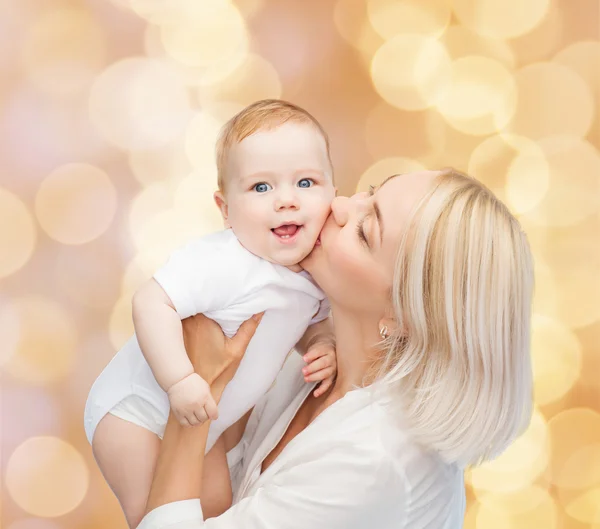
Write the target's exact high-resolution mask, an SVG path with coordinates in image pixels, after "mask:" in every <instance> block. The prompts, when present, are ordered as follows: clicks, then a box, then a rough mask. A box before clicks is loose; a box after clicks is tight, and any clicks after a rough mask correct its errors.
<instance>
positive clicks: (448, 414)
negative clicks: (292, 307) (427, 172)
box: [375, 169, 533, 466]
mask: <svg viewBox="0 0 600 529" xmlns="http://www.w3.org/2000/svg"><path fill="white" fill-rule="evenodd" d="M532 290H533V263H532V256H531V253H530V248H529V244H528V242H527V238H526V236H525V234H524V233H523V231H522V229H521V227H520V225H519V223H518V221H517V220H516V219H515V217H514V216H513V215H512V214H511V213H510V212H509V211H508V209H507V208H506V206H505V205H504V204H503V203H502V202H501V201H500V200H498V199H497V198H496V197H495V196H494V195H493V193H492V192H491V191H489V190H488V189H487V188H486V187H485V186H483V185H482V184H481V183H479V182H477V181H476V180H474V179H472V178H470V177H468V176H466V175H463V174H460V173H458V172H457V171H454V170H452V169H450V170H445V171H443V172H442V174H441V175H440V176H439V177H438V178H437V179H436V182H435V184H434V186H433V188H432V190H431V191H430V192H429V193H428V194H427V195H426V196H425V197H424V198H423V199H422V200H421V201H420V203H419V204H418V206H417V208H416V210H415V212H414V216H413V217H412V221H411V225H410V228H409V229H408V230H407V232H406V235H405V237H404V239H403V241H402V243H401V245H400V248H399V252H398V257H397V262H396V267H395V277H394V282H393V294H392V300H393V305H394V309H395V315H396V319H397V323H398V330H397V331H396V333H395V334H393V335H392V336H390V337H389V338H388V340H386V342H385V343H384V344H383V345H384V346H387V347H386V349H385V351H384V354H383V355H382V358H381V362H380V363H379V370H378V371H377V373H376V379H377V383H376V384H375V385H376V386H378V387H380V388H384V389H386V390H390V392H391V393H389V394H390V396H392V398H391V401H390V402H392V403H400V404H401V407H402V413H404V414H405V415H406V414H407V415H408V419H409V422H410V423H411V426H412V432H413V433H414V435H415V437H416V439H417V440H419V441H421V442H422V443H423V444H424V445H426V446H430V447H432V448H434V449H436V450H437V451H438V452H439V453H440V454H441V455H442V457H443V458H444V459H446V460H447V461H450V462H457V463H459V464H461V465H463V466H467V465H473V464H477V463H480V462H482V461H484V460H487V459H490V458H493V457H495V456H497V455H499V454H500V453H501V452H502V451H503V450H504V449H505V448H506V447H507V446H508V445H509V444H510V443H511V442H512V441H513V440H514V439H515V437H517V436H518V435H519V434H520V433H521V432H522V431H523V430H524V429H525V428H526V426H527V425H528V424H529V421H530V417H531V412H532V404H533V396H532V393H533V390H532V385H533V382H532V372H531V360H530V319H531V301H532Z"/></svg>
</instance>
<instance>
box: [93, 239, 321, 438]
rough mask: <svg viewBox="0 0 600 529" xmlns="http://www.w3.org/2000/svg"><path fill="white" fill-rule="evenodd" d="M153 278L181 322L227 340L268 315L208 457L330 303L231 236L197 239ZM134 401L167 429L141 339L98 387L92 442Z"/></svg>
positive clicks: (302, 278)
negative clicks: (119, 408) (212, 328)
mask: <svg viewBox="0 0 600 529" xmlns="http://www.w3.org/2000/svg"><path fill="white" fill-rule="evenodd" d="M154 278H155V279H156V281H157V282H158V283H159V284H160V285H161V287H162V288H163V289H164V290H165V292H166V293H167V295H168V296H169V298H170V299H171V301H172V302H173V306H174V307H175V309H176V311H177V313H178V314H179V316H180V317H181V319H184V318H187V317H188V316H192V315H195V314H199V313H202V314H205V315H206V316H208V317H209V318H211V319H213V320H215V321H216V322H217V323H219V325H220V326H221V328H222V329H223V332H224V333H225V334H227V335H228V336H233V335H234V334H235V333H236V331H237V330H238V328H239V326H240V325H241V324H242V323H243V322H244V321H245V320H247V319H248V318H250V317H251V316H252V315H253V314H257V313H259V312H262V311H266V312H265V315H264V317H263V319H262V321H261V323H260V325H259V327H258V329H257V331H256V333H255V334H254V336H253V337H252V340H251V341H250V344H249V346H248V349H247V350H246V354H245V355H244V358H243V359H242V362H241V363H240V366H239V368H238V370H237V372H236V374H235V376H234V378H233V379H232V381H231V382H230V383H229V384H228V385H227V387H226V388H225V391H224V392H223V395H222V397H221V401H220V403H219V418H218V420H216V421H214V422H213V423H212V424H211V427H210V431H209V438H208V443H207V450H209V449H210V448H211V447H212V445H213V444H214V442H215V441H216V440H217V439H218V437H219V436H220V435H221V433H222V432H223V431H224V430H226V429H227V428H228V427H229V426H230V425H231V424H233V423H235V422H236V421H237V420H238V419H239V418H240V417H242V416H243V415H244V414H245V413H246V412H247V411H248V410H249V409H250V408H252V406H254V405H255V404H256V402H257V401H258V400H259V399H260V397H262V396H263V395H264V394H265V393H266V392H267V391H268V389H269V387H270V386H271V384H272V383H273V381H274V380H275V377H276V376H277V373H278V372H279V370H280V369H281V366H282V365H283V363H284V361H285V358H286V356H287V354H288V353H289V352H290V350H291V349H292V348H293V347H294V345H295V344H296V343H297V342H298V340H300V338H302V335H303V334H304V332H305V331H306V328H307V327H308V326H309V325H310V324H312V323H316V322H318V321H321V320H323V319H325V318H326V317H327V315H328V312H329V308H328V304H327V303H326V301H325V300H324V298H325V295H324V294H323V291H322V290H321V289H319V288H318V287H317V285H316V284H315V283H314V281H313V280H312V278H311V277H310V275H309V274H308V273H307V272H300V273H296V272H292V271H291V270H289V269H288V268H285V267H284V266H280V265H276V264H273V263H270V262H269V261H266V260H264V259H261V258H260V257H257V256H256V255H254V254H252V253H251V252H249V251H248V250H246V249H245V248H244V247H243V246H242V245H241V244H240V242H239V241H238V239H237V238H236V236H235V235H234V234H233V231H231V230H225V231H221V232H217V233H213V234H210V235H208V236H205V237H202V238H200V239H197V240H194V241H193V242H191V243H189V244H188V245H187V246H185V247H184V248H182V249H180V250H178V251H176V252H175V253H173V255H172V256H171V257H170V258H169V260H168V262H167V263H166V264H165V265H164V266H163V267H162V268H161V269H160V270H159V271H158V272H157V273H156V274H155V276H154ZM322 301H323V302H322ZM166 354H168V352H166ZM131 395H134V396H137V397H140V398H141V399H143V400H144V401H146V402H148V403H150V404H151V408H154V410H155V412H156V414H158V415H159V419H162V420H159V426H160V427H162V428H163V430H164V425H165V424H166V421H167V417H168V414H169V400H168V397H167V395H166V393H165V392H164V391H163V390H162V389H161V387H160V386H159V385H158V383H157V382H156V379H155V378H154V375H153V374H152V371H151V369H150V366H149V365H148V363H147V362H146V360H145V358H144V356H143V354H142V352H141V350H140V347H139V344H138V341H137V338H136V337H135V335H134V336H133V337H132V338H131V339H130V340H129V341H128V342H127V343H126V344H125V346H124V347H123V348H122V349H121V350H120V351H119V352H118V353H117V354H116V355H115V357H114V358H113V359H112V360H111V362H110V363H109V364H108V366H107V367H106V368H105V369H104V371H103V372H102V373H101V374H100V376H99V377H98V379H97V380H96V381H95V382H94V385H93V386H92V389H91V391H90V394H89V396H88V400H87V403H86V409H85V418H84V424H85V430H86V435H87V437H88V440H89V441H90V443H91V441H92V438H93V435H94V431H95V429H96V426H97V425H98V423H99V422H100V420H101V419H102V417H104V415H106V413H108V412H109V411H110V410H111V409H113V407H114V406H115V405H117V404H118V403H119V402H121V401H122V400H123V399H125V398H126V397H129V396H131ZM142 412H143V413H146V410H142ZM148 413H149V412H148ZM154 419H156V417H154ZM155 422H156V421H155Z"/></svg>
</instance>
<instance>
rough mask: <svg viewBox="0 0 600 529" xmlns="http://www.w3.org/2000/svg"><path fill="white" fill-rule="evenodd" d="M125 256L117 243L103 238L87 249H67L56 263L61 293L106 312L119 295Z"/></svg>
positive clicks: (86, 247)
mask: <svg viewBox="0 0 600 529" xmlns="http://www.w3.org/2000/svg"><path fill="white" fill-rule="evenodd" d="M122 260H123V257H122V255H121V250H120V248H119V245H118V244H115V241H113V240H105V239H100V240H98V241H96V242H95V243H93V244H88V245H86V246H85V247H84V248H82V247H80V246H75V247H73V246H63V247H62V248H61V249H59V251H58V252H57V255H56V257H55V260H54V262H53V263H52V268H53V278H54V280H55V281H56V286H57V287H58V288H59V289H60V291H61V292H62V293H64V294H66V295H67V296H68V297H69V299H71V300H73V301H75V302H76V303H78V304H79V305H81V306H84V307H90V308H93V309H106V308H108V307H110V306H112V304H113V302H114V300H115V299H116V298H117V297H118V295H119V277H120V271H121V268H122V266H123V264H122Z"/></svg>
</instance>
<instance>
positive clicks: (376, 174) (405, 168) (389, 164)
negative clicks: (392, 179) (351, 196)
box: [356, 157, 425, 193]
mask: <svg viewBox="0 0 600 529" xmlns="http://www.w3.org/2000/svg"><path fill="white" fill-rule="evenodd" d="M423 170H425V167H424V166H423V165H421V164H420V163H419V162H417V161H416V160H409V159H408V158H401V157H395V158H384V159H383V160H378V161H376V162H375V163H374V164H373V165H371V167H369V168H368V169H367V170H366V171H365V172H364V173H363V175H362V176H361V177H360V180H359V181H358V184H357V185H356V192H357V193H360V192H362V191H368V190H369V186H378V185H379V184H381V183H382V182H383V181H384V180H385V179H386V178H387V177H389V176H392V175H396V174H402V173H413V172H418V171H423Z"/></svg>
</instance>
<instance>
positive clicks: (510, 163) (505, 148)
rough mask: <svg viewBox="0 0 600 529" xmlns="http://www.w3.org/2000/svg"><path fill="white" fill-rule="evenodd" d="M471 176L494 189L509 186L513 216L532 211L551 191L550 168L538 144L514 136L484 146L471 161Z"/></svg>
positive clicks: (491, 140)
mask: <svg viewBox="0 0 600 529" xmlns="http://www.w3.org/2000/svg"><path fill="white" fill-rule="evenodd" d="M468 173H469V174H470V175H471V176H474V177H475V178H477V179H478V180H481V181H482V182H483V183H484V184H486V185H487V186H489V187H490V188H492V189H497V188H500V187H504V186H506V193H505V197H506V199H507V201H508V205H509V206H510V207H511V209H512V210H513V212H514V213H516V214H520V213H523V212H525V211H528V210H530V209H532V208H533V207H534V206H535V205H536V204H538V203H539V202H540V200H541V199H542V198H543V196H544V195H545V193H546V191H547V189H548V179H549V174H548V173H549V168H548V163H547V162H546V157H545V155H544V151H543V150H542V148H541V147H540V146H539V145H537V143H536V142H534V141H533V140H530V139H529V138H525V137H524V136H517V135H514V134H499V135H496V136H492V137H490V138H487V139H486V140H484V141H483V142H481V143H480V144H479V145H478V146H477V147H476V148H475V150H474V151H473V153H472V154H471V157H470V158H469V169H468Z"/></svg>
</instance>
